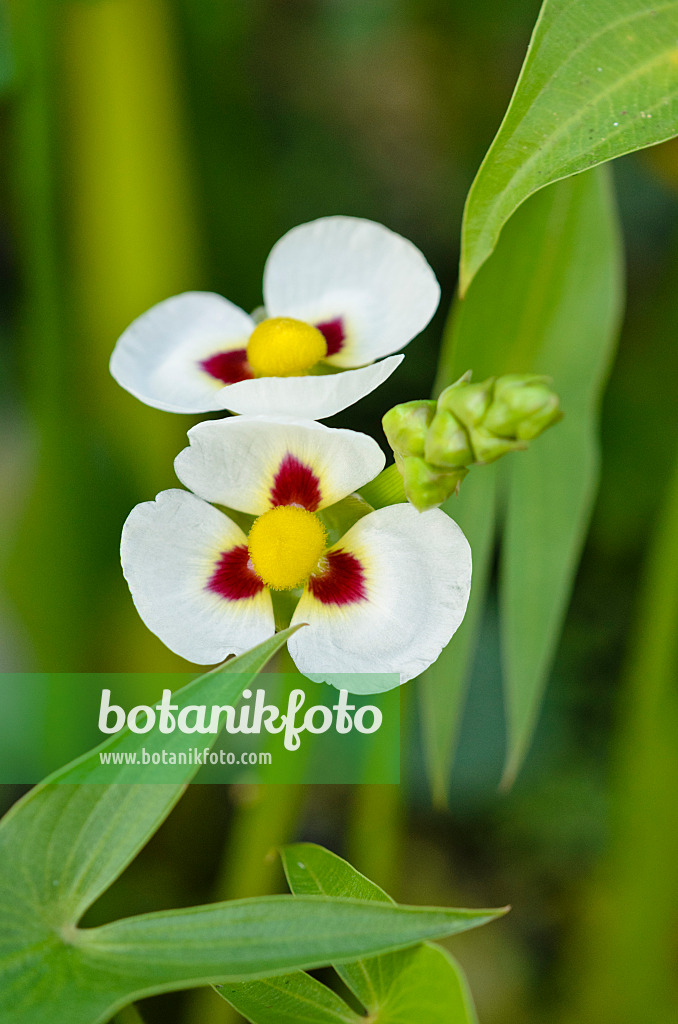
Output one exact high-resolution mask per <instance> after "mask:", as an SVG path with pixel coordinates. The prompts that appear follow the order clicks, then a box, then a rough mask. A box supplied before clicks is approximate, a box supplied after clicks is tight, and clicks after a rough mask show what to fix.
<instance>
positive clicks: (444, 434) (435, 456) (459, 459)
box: [424, 409, 473, 469]
mask: <svg viewBox="0 0 678 1024" xmlns="http://www.w3.org/2000/svg"><path fill="white" fill-rule="evenodd" d="M424 457H425V459H426V461H427V462H432V463H433V464H434V465H435V466H444V467H445V468H446V469H447V468H451V467H458V466H468V465H469V464H470V463H471V462H473V452H472V451H471V448H470V445H469V441H468V434H467V433H466V430H465V429H464V427H463V426H462V425H461V423H460V422H459V420H458V419H457V417H456V416H455V415H454V414H453V413H451V412H446V411H445V410H444V409H439V410H438V412H437V413H436V414H435V416H434V417H433V420H432V421H431V425H430V427H429V428H428V431H427V434H426V443H425V445H424Z"/></svg>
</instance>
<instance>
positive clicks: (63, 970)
mask: <svg viewBox="0 0 678 1024" xmlns="http://www.w3.org/2000/svg"><path fill="white" fill-rule="evenodd" d="M497 913H501V911H458V910H445V909H441V908H428V907H424V908H420V907H396V906H392V905H391V904H380V903H374V902H367V901H364V900H354V899H329V898H327V897H318V896H310V897H296V896H270V897H263V898H259V899H248V900H233V901H232V902H229V903H216V904H214V905H212V906H206V907H189V908H188V909H186V910H178V911H165V912H161V913H156V914H147V915H144V916H142V917H134V918H127V919H125V920H122V921H116V922H114V923H113V924H108V925H104V926H103V927H101V928H92V929H84V930H79V929H77V928H74V927H70V926H67V927H58V926H57V925H56V923H55V922H54V921H50V920H49V918H48V917H47V916H46V917H45V919H44V920H43V921H42V922H41V927H37V926H36V927H34V928H33V929H32V931H31V938H32V942H31V944H30V946H29V945H24V946H23V947H19V945H18V944H17V943H16V941H15V938H16V936H14V937H12V936H11V935H10V932H9V930H8V929H7V928H3V932H2V939H0V963H2V979H1V980H2V988H1V989H0V1011H1V1012H2V1021H3V1024H44V1020H45V1015H44V1014H45V1008H46V1007H47V1006H48V1007H49V1014H50V1022H51V1024H99V1022H103V1021H105V1020H108V1019H109V1017H110V1015H111V1014H113V1013H114V1012H115V1011H116V1010H118V1009H120V1007H122V1006H124V1005H125V1004H126V1003H128V1002H131V1001H133V1000H135V999H139V998H142V997H144V996H148V995H153V994H155V993H159V992H168V991H173V990H176V989H182V988H190V987H193V986H196V985H208V984H218V983H223V982H228V981H241V980H247V979H250V978H256V977H268V976H271V975H274V974H279V973H280V974H284V973H288V972H289V971H290V970H293V969H295V968H302V969H303V968H306V969H311V968H314V967H320V966H323V965H325V964H328V963H332V962H338V963H342V962H343V961H345V960H350V959H356V958H357V957H361V956H369V955H371V954H376V953H383V952H386V951H389V950H393V949H399V948H405V947H407V946H411V945H414V944H416V943H418V942H421V941H422V940H424V939H430V938H440V937H442V936H444V935H450V934H453V933H454V932H457V931H460V930H463V929H465V928H470V927H473V926H475V925H479V924H483V923H484V922H486V921H490V920H492V919H493V918H494V917H496V916H497ZM17 929H18V931H19V933H20V934H21V935H22V937H23V936H24V935H26V929H25V927H24V925H23V924H21V922H18V921H17Z"/></svg>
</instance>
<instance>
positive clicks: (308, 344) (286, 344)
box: [247, 316, 327, 377]
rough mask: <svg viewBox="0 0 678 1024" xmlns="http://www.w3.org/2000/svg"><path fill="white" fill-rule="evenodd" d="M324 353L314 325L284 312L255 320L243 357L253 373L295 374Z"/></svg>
mask: <svg viewBox="0 0 678 1024" xmlns="http://www.w3.org/2000/svg"><path fill="white" fill-rule="evenodd" d="M326 355H327V342H326V341H325V339H324V337H323V336H322V334H321V333H320V331H319V330H318V328H317V327H313V326H312V325H311V324H305V323H304V322H303V321H302V320H293V319H292V318H291V317H287V316H274V317H272V318H271V319H270V320H264V321H263V322H262V323H260V324H258V325H257V326H256V327H255V328H254V330H253V331H252V333H251V335H250V340H249V341H248V343H247V361H248V363H249V364H250V366H251V367H252V371H253V372H254V374H255V376H257V377H299V376H302V375H303V374H305V373H307V372H308V371H309V370H310V369H311V367H313V366H315V364H316V363H317V362H318V360H320V359H322V358H323V357H324V356H326Z"/></svg>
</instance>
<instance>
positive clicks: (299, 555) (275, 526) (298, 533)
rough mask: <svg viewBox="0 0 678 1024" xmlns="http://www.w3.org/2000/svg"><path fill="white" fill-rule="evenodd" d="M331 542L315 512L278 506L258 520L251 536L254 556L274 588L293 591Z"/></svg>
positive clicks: (259, 570)
mask: <svg viewBox="0 0 678 1024" xmlns="http://www.w3.org/2000/svg"><path fill="white" fill-rule="evenodd" d="M326 545H327V533H326V532H325V527H324V526H323V524H322V523H321V522H320V519H319V518H318V516H317V515H315V513H313V512H309V511H308V510H307V509H305V508H298V507H297V506H296V505H278V506H277V508H272V509H269V511H268V512H264V513H263V515H260V516H259V518H258V519H255V520H254V522H253V523H252V527H251V529H250V533H249V537H248V539H247V546H248V548H249V553H250V559H251V561H252V565H253V566H254V571H255V572H256V574H257V576H258V577H259V579H260V580H261V581H262V583H265V584H266V586H267V587H270V588H271V590H292V589H294V587H299V586H301V585H302V584H303V583H304V582H305V581H306V580H307V579H308V577H309V576H310V575H311V573H312V572H313V570H314V569H315V567H316V565H317V564H318V560H319V559H320V557H321V555H322V554H323V552H324V550H325V547H326Z"/></svg>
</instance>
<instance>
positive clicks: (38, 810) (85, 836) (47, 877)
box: [0, 629, 294, 1016]
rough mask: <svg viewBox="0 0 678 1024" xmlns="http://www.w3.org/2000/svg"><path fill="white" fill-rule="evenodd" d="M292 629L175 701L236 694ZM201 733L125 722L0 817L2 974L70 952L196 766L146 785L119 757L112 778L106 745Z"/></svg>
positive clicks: (180, 739) (133, 745) (173, 741)
mask: <svg viewBox="0 0 678 1024" xmlns="http://www.w3.org/2000/svg"><path fill="white" fill-rule="evenodd" d="M292 632H294V629H292V630H287V631H286V632H284V633H279V634H277V635H276V636H274V637H271V638H270V639H269V640H266V641H264V643H263V644H260V645H259V646H258V647H255V648H254V649H253V650H251V651H248V652H247V653H246V654H243V655H241V656H240V657H239V658H235V659H233V660H231V661H228V662H226V663H225V664H224V665H222V666H220V667H219V668H217V669H214V670H213V671H212V672H209V673H207V674H206V675H204V676H201V677H200V678H199V679H196V680H194V681H193V682H192V683H190V684H189V685H188V686H186V687H184V689H183V690H180V691H178V693H177V694H176V695H175V701H176V703H177V704H179V705H187V704H193V703H199V704H200V703H204V704H212V703H214V704H216V703H226V702H231V703H233V702H235V701H237V699H238V698H239V696H240V693H241V692H242V690H243V689H244V688H245V686H246V685H247V684H248V681H249V680H251V679H252V678H253V677H254V676H255V675H256V674H257V673H258V672H259V671H260V670H261V669H262V668H263V667H264V666H265V665H266V663H267V662H268V661H269V659H270V658H271V656H272V655H273V654H274V653H275V652H276V651H277V650H278V649H279V648H280V647H282V646H283V644H284V643H285V641H286V639H287V637H288V636H289V635H290V634H291V633H292ZM210 740H211V741H212V742H214V741H215V740H216V736H210ZM193 742H194V737H193V736H192V735H190V734H185V733H182V732H179V731H178V730H177V731H175V732H174V733H171V734H169V735H160V734H145V735H135V734H133V733H130V732H129V731H128V730H124V731H123V732H121V733H118V734H116V735H114V736H112V737H111V738H110V739H109V740H108V741H107V742H105V743H103V744H101V746H99V747H97V748H96V749H95V750H93V751H91V752H90V753H88V754H85V755H84V756H83V757H81V758H79V759H78V760H77V761H74V762H73V763H72V764H70V765H67V766H66V767H65V768H62V769H60V770H59V771H58V772H56V773H55V774H54V775H52V776H50V777H49V778H48V779H46V780H45V781H44V782H42V783H40V785H38V786H36V787H35V788H34V789H33V790H31V792H30V793H28V795H27V796H26V797H25V798H24V799H23V800H21V801H19V802H18V803H17V804H15V806H14V807H13V808H12V809H11V810H10V811H9V813H8V814H7V815H5V817H4V818H3V820H2V821H1V822H0V935H2V936H3V939H4V941H3V942H2V947H1V949H0V978H2V977H3V975H5V972H7V971H11V972H14V971H15V970H16V967H17V964H21V965H22V967H21V972H22V973H21V976H22V977H30V976H31V974H37V975H38V976H40V975H42V974H46V973H47V971H48V966H47V965H48V964H50V963H51V962H52V961H53V959H55V958H56V959H60V958H63V957H64V955H65V953H66V952H67V945H64V943H62V942H61V940H60V938H59V934H60V933H61V931H62V930H63V929H65V931H66V934H68V935H70V932H71V930H72V929H73V928H74V926H75V924H76V922H77V921H78V920H79V918H80V917H81V916H82V914H83V913H84V912H85V910H86V909H87V908H88V907H89V906H90V905H91V904H92V903H93V902H94V900H95V899H96V898H97V897H98V896H100V895H101V893H102V892H104V890H105V889H107V888H108V887H109V886H110V885H111V884H112V882H113V881H114V880H115V879H116V878H117V877H118V875H120V873H121V872H122V871H123V870H124V868H125V867H126V866H127V865H128V864H129V862H130V861H131V860H132V859H133V857H134V856H135V855H136V853H137V852H138V851H139V850H140V849H141V847H142V846H143V845H144V844H145V843H146V841H147V840H148V839H149V838H150V836H151V835H153V833H154V832H155V831H156V829H157V828H158V827H159V826H160V824H161V823H162V822H163V821H164V819H165V818H166V817H167V815H168V814H169V813H170V811H171V809H172V807H173V806H174V804H175V803H176V802H177V800H178V799H179V797H180V796H181V794H182V792H183V790H184V786H185V784H186V783H187V782H188V781H190V778H191V777H192V776H193V775H194V774H195V772H196V771H197V766H194V765H187V766H186V767H185V772H184V774H183V778H181V779H178V780H177V783H176V784H172V785H147V784H139V783H138V782H133V780H136V779H138V768H134V767H133V766H131V765H120V766H117V767H115V768H107V775H106V777H107V779H108V780H110V781H109V784H107V785H103V786H99V785H92V784H91V783H92V781H95V780H97V779H98V778H99V773H100V760H99V752H100V751H104V750H111V749H121V748H124V749H125V750H128V751H132V750H137V749H140V748H141V747H142V746H146V747H147V749H149V750H150V749H151V748H152V747H153V746H154V745H155V746H158V747H160V746H163V747H164V748H165V749H167V750H170V749H172V750H175V751H180V750H182V749H184V750H186V749H188V748H189V747H190V746H191V745H192V744H193ZM4 992H5V987H4V986H3V985H0V1010H1V1009H5V1008H6V1007H5V1006H4V1004H3V999H5V996H4ZM7 1008H8V1006H7ZM0 1016H2V1014H0Z"/></svg>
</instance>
